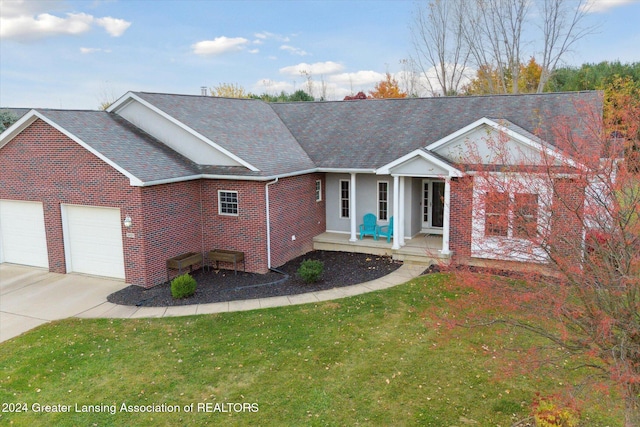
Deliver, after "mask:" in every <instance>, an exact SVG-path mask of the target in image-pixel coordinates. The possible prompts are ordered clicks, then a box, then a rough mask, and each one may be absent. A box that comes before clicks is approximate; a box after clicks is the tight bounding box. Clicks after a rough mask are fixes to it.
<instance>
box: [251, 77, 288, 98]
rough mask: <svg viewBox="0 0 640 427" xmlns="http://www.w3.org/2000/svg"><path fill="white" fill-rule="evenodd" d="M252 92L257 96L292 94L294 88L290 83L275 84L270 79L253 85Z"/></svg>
mask: <svg viewBox="0 0 640 427" xmlns="http://www.w3.org/2000/svg"><path fill="white" fill-rule="evenodd" d="M252 91H253V92H254V93H257V94H263V93H267V94H269V95H278V94H279V93H280V92H282V91H284V92H286V93H293V92H294V91H295V86H294V84H293V83H291V82H276V81H273V80H271V79H262V80H259V81H257V82H256V83H255V84H254V85H253V88H252Z"/></svg>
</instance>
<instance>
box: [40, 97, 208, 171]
mask: <svg viewBox="0 0 640 427" xmlns="http://www.w3.org/2000/svg"><path fill="white" fill-rule="evenodd" d="M37 111H38V112H39V113H40V114H42V115H43V116H45V117H46V118H48V119H50V120H52V121H53V122H55V123H56V124H57V125H59V126H60V127H62V128H63V129H65V130H67V131H68V132H70V133H72V134H73V135H75V136H77V137H78V138H80V139H81V140H82V141H83V142H85V143H86V144H87V145H89V146H90V147H91V148H93V149H95V150H96V151H97V152H99V153H101V154H102V155H104V156H105V157H106V158H108V159H109V160H111V161H112V162H114V163H115V164H117V165H118V166H120V167H122V168H123V169H124V170H126V171H128V172H129V173H131V174H132V175H134V176H135V177H136V178H139V179H140V180H142V181H143V182H149V181H155V180H160V179H172V178H181V177H187V176H192V175H196V174H198V173H200V172H199V170H198V167H197V166H196V165H195V164H193V163H192V162H191V161H189V160H188V159H187V158H185V157H183V156H181V155H180V154H178V153H176V152H175V151H173V150H171V149H170V148H168V147H167V146H166V145H164V144H162V143H161V142H159V141H157V140H156V139H154V138H153V137H152V136H150V135H148V134H147V133H145V132H144V131H142V130H140V129H138V128H137V127H135V126H133V125H132V124H131V123H129V122H128V121H126V120H125V119H123V118H121V117H119V116H117V115H115V114H110V113H107V112H104V111H71V110H45V109H42V110H41V109H38V110H37Z"/></svg>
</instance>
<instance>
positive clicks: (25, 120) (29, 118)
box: [0, 110, 142, 186]
mask: <svg viewBox="0 0 640 427" xmlns="http://www.w3.org/2000/svg"><path fill="white" fill-rule="evenodd" d="M36 119H40V120H42V121H43V122H45V123H47V124H48V125H49V126H51V127H53V128H54V129H56V130H57V131H59V132H61V133H62V134H64V135H66V136H67V137H69V138H70V139H72V140H73V141H75V142H76V143H78V144H79V145H80V146H82V147H83V148H84V149H85V150H87V151H89V152H90V153H91V154H93V155H94V156H96V157H98V158H99V159H100V160H102V161H103V162H105V163H106V164H108V165H109V166H111V167H112V168H114V169H115V170H117V171H118V172H120V173H121V174H123V175H124V176H126V177H127V178H129V182H130V184H131V185H133V186H139V185H142V180H140V179H139V178H137V177H136V176H134V175H133V174H131V172H129V171H127V170H125V169H123V168H122V167H121V166H119V165H118V164H116V163H114V162H113V161H111V160H110V159H108V158H107V157H105V156H104V155H103V154H102V153H100V152H99V151H96V150H95V149H94V148H93V147H91V146H90V145H89V144H87V143H86V142H84V141H83V140H82V139H80V138H78V137H77V136H76V135H74V134H72V133H71V132H69V131H68V130H66V129H65V128H63V127H62V126H60V125H58V124H57V123H56V122H54V121H52V120H51V119H49V118H48V117H45V116H43V115H42V114H40V113H39V112H38V111H36V110H31V111H29V112H28V113H27V114H25V115H24V116H22V118H21V119H20V120H18V121H17V122H16V123H14V124H13V125H12V126H11V127H10V128H9V129H7V131H5V132H4V133H3V134H2V139H1V140H0V147H2V146H3V145H5V144H6V143H7V142H9V141H10V140H11V139H13V137H15V136H16V135H17V134H19V133H20V132H22V131H23V130H24V129H25V128H26V127H28V126H29V125H31V124H32V123H33V122H34V121H36Z"/></svg>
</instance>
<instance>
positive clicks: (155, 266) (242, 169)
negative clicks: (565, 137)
mask: <svg viewBox="0 0 640 427" xmlns="http://www.w3.org/2000/svg"><path fill="white" fill-rule="evenodd" d="M578 104H582V105H585V104H587V105H592V106H595V107H596V108H599V109H600V110H601V104H602V94H601V93H598V92H575V93H546V94H527V95H497V96H479V97H442V98H421V99H387V100H356V101H340V102H300V103H273V104H269V103H265V102H262V101H260V100H250V99H227V98H215V97H209V96H188V95H172V94H157V93H143V92H129V93H127V94H125V95H124V96H123V97H121V98H120V99H119V100H118V101H116V102H115V103H114V104H113V105H111V106H110V107H109V108H108V110H107V111H75V110H52V109H33V110H30V111H28V112H26V113H25V114H24V115H22V117H20V119H19V120H18V121H17V122H16V123H14V124H13V125H12V126H11V127H10V128H8V129H7V130H6V131H5V132H4V133H2V134H1V135H0V262H9V263H17V264H26V265H33V266H38V267H44V268H48V269H49V270H50V271H52V272H58V273H70V272H79V273H85V274H94V275H100V276H107V277H114V278H119V279H123V280H125V281H126V283H129V284H134V285H140V286H145V287H150V286H153V285H156V284H159V283H162V282H164V281H165V280H166V278H167V269H166V260H167V259H168V258H171V257H174V256H177V255H179V254H182V253H186V252H205V251H209V250H211V249H214V248H219V249H230V250H237V251H242V252H244V253H245V259H246V270H247V271H250V272H258V273H265V272H267V271H268V269H269V268H271V267H277V266H280V265H282V264H284V263H285V262H287V261H289V260H291V259H293V258H295V257H297V256H299V255H302V254H304V253H306V252H308V251H310V250H312V249H313V248H314V244H316V246H317V247H321V246H322V243H321V240H322V236H324V237H327V236H328V238H329V239H330V238H331V237H332V236H333V237H334V238H335V239H337V240H340V239H342V244H343V245H346V246H345V247H348V246H349V245H352V248H351V249H352V250H362V251H365V252H366V251H367V249H366V247H364V246H362V247H357V245H360V244H362V242H367V241H369V242H371V243H372V244H373V241H372V239H371V237H367V238H366V239H365V240H362V241H361V240H359V236H358V226H359V224H360V223H361V222H362V218H363V215H364V214H366V213H373V214H375V215H376V217H377V219H378V224H388V223H389V220H390V218H391V217H394V218H396V219H395V220H394V224H393V231H394V236H393V239H392V241H391V242H390V243H387V242H386V239H385V240H379V241H378V242H375V245H377V246H376V247H375V248H373V249H375V250H383V251H385V253H389V254H392V255H394V256H396V255H397V256H398V257H400V256H399V255H400V254H401V253H402V250H403V249H404V248H405V247H408V246H410V244H411V242H412V241H417V240H418V239H421V238H422V237H423V236H425V235H426V236H431V237H435V239H436V240H434V241H435V242H436V248H435V249H436V251H434V253H436V254H437V256H439V257H443V258H445V259H452V260H454V261H456V260H458V261H460V262H462V260H465V259H466V260H472V259H474V258H483V257H484V258H491V256H490V255H488V254H486V253H483V251H482V250H481V249H478V248H480V247H481V245H480V246H478V242H475V241H474V239H475V240H482V238H483V237H482V236H476V235H475V234H474V233H473V232H472V228H473V224H472V222H473V221H472V214H473V212H472V210H474V209H477V207H476V206H472V204H470V203H469V201H471V200H472V199H473V197H474V196H473V194H472V189H471V187H463V186H455V185H452V183H455V182H457V181H458V180H462V179H467V178H465V177H469V176H470V175H469V170H468V168H467V169H465V168H462V167H459V166H457V165H459V161H460V152H461V150H464V149H465V147H469V144H471V145H472V146H473V147H475V148H474V149H476V150H477V151H478V152H479V153H481V154H482V153H484V152H489V151H490V147H488V146H487V144H486V143H485V142H483V141H484V138H485V137H486V136H487V135H492V134H496V133H500V134H501V135H506V137H507V138H508V144H509V145H510V146H512V147H513V148H514V149H517V150H520V151H531V152H536V151H540V150H547V149H553V146H554V145H553V144H554V140H553V137H552V135H553V132H552V131H551V125H552V124H553V123H554V121H555V120H557V119H558V118H578V116H579V109H578V107H577V105H578ZM542 135H546V136H547V137H542ZM485 157H486V158H487V159H489V160H487V162H488V163H490V162H491V160H490V158H491V156H489V155H487V156H485ZM471 179H473V178H471ZM314 239H315V242H314ZM474 248H475V249H474ZM370 249H371V248H370ZM348 250H349V249H348ZM400 258H401V257H400Z"/></svg>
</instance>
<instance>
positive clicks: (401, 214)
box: [396, 176, 405, 246]
mask: <svg viewBox="0 0 640 427" xmlns="http://www.w3.org/2000/svg"><path fill="white" fill-rule="evenodd" d="M399 203H400V209H399V212H398V218H396V220H397V221H398V224H399V225H400V230H399V234H398V241H399V243H400V246H404V244H405V243H404V176H401V177H400V202H399Z"/></svg>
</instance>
